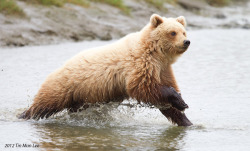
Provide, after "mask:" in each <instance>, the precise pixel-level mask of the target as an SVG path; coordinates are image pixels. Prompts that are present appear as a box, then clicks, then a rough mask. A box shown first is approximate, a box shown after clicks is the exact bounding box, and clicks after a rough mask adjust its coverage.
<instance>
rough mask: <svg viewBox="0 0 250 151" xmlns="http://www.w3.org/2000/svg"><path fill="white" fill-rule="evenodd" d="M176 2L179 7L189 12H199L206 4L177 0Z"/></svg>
mask: <svg viewBox="0 0 250 151" xmlns="http://www.w3.org/2000/svg"><path fill="white" fill-rule="evenodd" d="M177 2H178V4H179V5H180V6H181V7H183V8H184V9H186V10H190V11H200V10H201V9H204V8H205V6H206V3H205V2H204V1H200V0H199V1H198V0H196V1H195V0H194V1H187V0H178V1H177Z"/></svg>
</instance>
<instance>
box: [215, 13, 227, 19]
mask: <svg viewBox="0 0 250 151" xmlns="http://www.w3.org/2000/svg"><path fill="white" fill-rule="evenodd" d="M214 17H215V18H218V19H225V18H226V15H224V14H222V13H218V14H215V15H214Z"/></svg>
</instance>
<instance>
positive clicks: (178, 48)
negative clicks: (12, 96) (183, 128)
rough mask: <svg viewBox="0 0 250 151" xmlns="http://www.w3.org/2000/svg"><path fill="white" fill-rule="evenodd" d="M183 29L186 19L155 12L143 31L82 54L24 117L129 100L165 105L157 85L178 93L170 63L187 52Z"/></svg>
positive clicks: (43, 90) (49, 84) (54, 77)
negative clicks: (184, 44)
mask: <svg viewBox="0 0 250 151" xmlns="http://www.w3.org/2000/svg"><path fill="white" fill-rule="evenodd" d="M185 25H186V22H185V18H184V17H178V18H165V17H161V16H159V15H156V14H155V15H152V16H151V19H150V22H149V23H148V25H146V26H145V27H144V28H143V29H142V30H141V31H140V32H136V33H132V34H129V35H127V36H125V37H124V38H122V39H120V40H118V41H116V42H114V43H112V44H109V45H106V46H103V47H98V48H92V49H90V50H87V51H83V52H81V53H80V54H78V55H76V56H75V57H73V58H71V59H70V60H68V61H67V62H66V63H65V65H64V66H62V67H61V68H59V69H58V70H56V71H55V72H53V73H51V74H50V75H49V76H48V77H47V79H46V80H45V82H44V83H43V84H42V86H41V89H40V90H39V92H38V94H37V95H36V97H35V99H34V103H33V104H32V106H31V107H30V109H29V110H28V111H27V112H26V118H39V117H49V116H50V115H52V114H54V113H56V112H58V111H61V110H63V109H65V108H66V109H71V108H73V109H78V108H79V106H81V105H84V104H86V103H96V102H104V103H105V102H109V101H122V100H123V99H126V98H134V99H137V100H138V101H142V102H144V103H148V104H153V105H157V104H161V103H162V102H160V101H159V100H157V98H158V97H159V92H158V89H157V88H158V86H160V85H166V86H172V87H174V88H175V89H176V90H177V91H179V88H178V86H177V84H176V80H175V78H174V75H173V71H172V67H171V64H173V63H174V62H175V61H176V59H177V58H178V57H179V56H180V55H181V54H182V53H183V52H184V51H185V49H183V48H182V45H183V40H185V39H186V31H185V28H184V26H185ZM171 32H176V33H177V34H176V36H172V35H171Z"/></svg>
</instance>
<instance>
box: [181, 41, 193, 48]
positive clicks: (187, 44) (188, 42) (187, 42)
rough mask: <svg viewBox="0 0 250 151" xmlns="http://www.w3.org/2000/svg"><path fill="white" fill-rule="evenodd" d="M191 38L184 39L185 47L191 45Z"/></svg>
mask: <svg viewBox="0 0 250 151" xmlns="http://www.w3.org/2000/svg"><path fill="white" fill-rule="evenodd" d="M190 43H191V42H190V40H184V41H183V44H184V47H188V46H189V45H190Z"/></svg>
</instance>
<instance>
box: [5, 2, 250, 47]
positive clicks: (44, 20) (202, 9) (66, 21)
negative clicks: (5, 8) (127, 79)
mask: <svg viewBox="0 0 250 151" xmlns="http://www.w3.org/2000/svg"><path fill="white" fill-rule="evenodd" d="M17 4H18V6H19V7H20V8H22V9H23V11H24V13H25V14H26V15H25V17H16V16H10V15H4V14H1V13H0V33H1V34H0V47H19V46H27V45H46V44H57V43H64V42H70V41H75V42H77V41H84V40H111V39H118V38H120V37H122V36H124V35H126V34H128V33H131V32H135V31H138V30H140V29H141V28H142V27H143V26H144V25H145V24H146V23H147V22H148V21H149V17H150V16H151V15H152V14H153V13H157V14H160V15H162V16H165V17H177V16H181V15H182V16H185V17H186V20H187V23H188V27H187V28H188V30H196V29H204V28H205V29H214V28H244V29H249V28H250V9H249V5H250V3H247V2H246V1H243V2H241V1H238V2H237V3H233V4H230V5H228V6H226V7H214V6H210V5H208V4H207V3H206V2H205V1H204V0H191V1H185V0H178V1H177V2H176V3H174V4H171V3H164V4H163V6H161V7H160V8H159V7H157V6H154V5H150V4H149V3H147V2H145V1H142V0H126V1H124V5H125V6H126V7H127V8H128V9H129V13H125V12H124V11H122V10H121V9H119V8H117V7H114V6H111V5H108V4H104V3H98V2H90V4H89V6H88V7H82V6H78V5H74V4H70V3H66V4H65V5H64V6H63V7H57V6H43V5H38V4H31V3H27V2H25V1H17Z"/></svg>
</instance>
